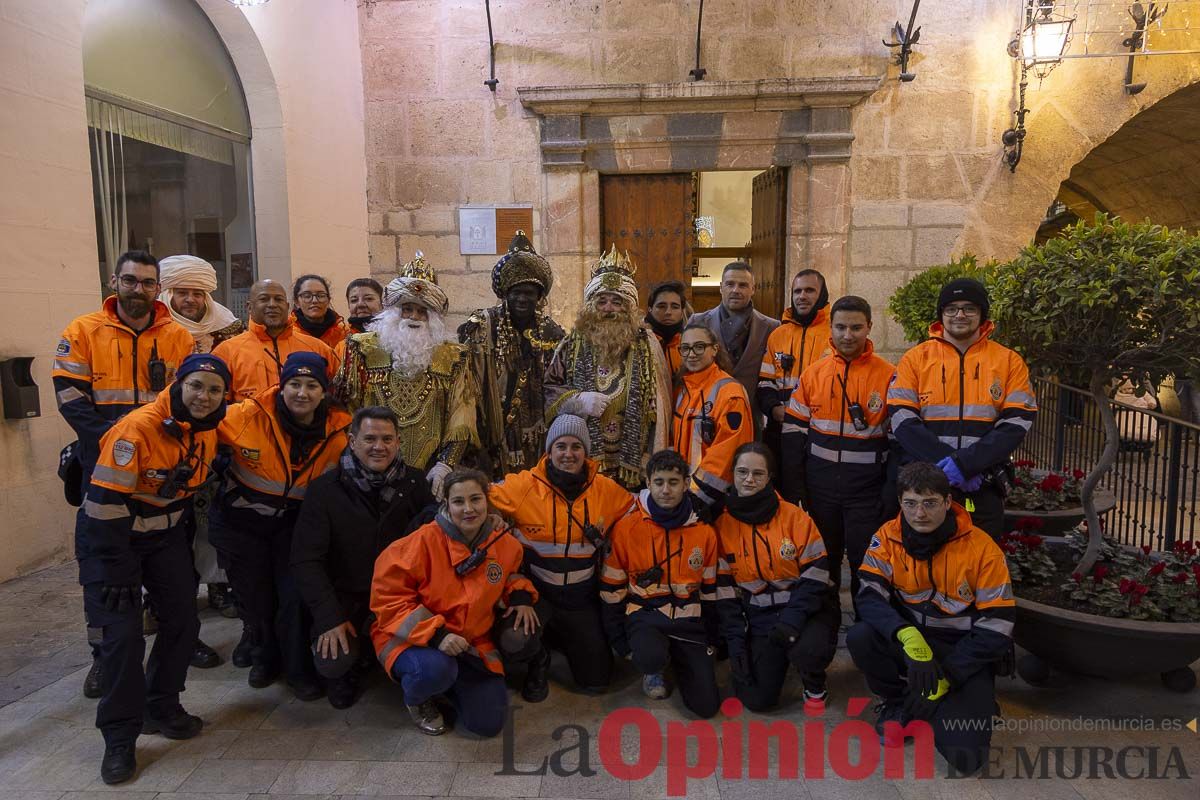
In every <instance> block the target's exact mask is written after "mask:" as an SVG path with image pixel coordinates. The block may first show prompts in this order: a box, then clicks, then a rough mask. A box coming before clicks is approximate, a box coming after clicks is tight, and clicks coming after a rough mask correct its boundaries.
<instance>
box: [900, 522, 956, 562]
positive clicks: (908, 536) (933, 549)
mask: <svg viewBox="0 0 1200 800" xmlns="http://www.w3.org/2000/svg"><path fill="white" fill-rule="evenodd" d="M957 530H958V520H957V519H956V518H955V516H954V511H953V510H951V511H950V512H949V513H948V514H946V518H945V519H944V520H942V524H941V525H939V526H937V527H936V528H934V529H933V530H932V531H930V532H929V533H920V532H918V531H916V530H913V528H912V526H910V525H909V524H908V520H907V519H905V518H904V515H903V514H901V515H900V542H901V544H902V545H903V546H904V552H906V553H908V554H909V555H910V556H912V557H913V558H915V559H917V560H918V561H929V560H930V559H932V558H933V557H934V556H935V555H937V551H938V550H941V549H942V545H944V544H946V542H948V541H950V537H952V536H953V535H954V534H955V532H956V531H957Z"/></svg>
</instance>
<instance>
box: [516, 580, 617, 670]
mask: <svg viewBox="0 0 1200 800" xmlns="http://www.w3.org/2000/svg"><path fill="white" fill-rule="evenodd" d="M535 609H536V611H537V615H538V619H539V620H540V621H541V623H542V640H543V641H544V642H545V643H546V646H547V647H552V648H554V649H555V650H561V651H562V652H563V653H564V654H566V656H567V664H568V665H570V667H571V677H572V678H574V679H575V683H576V684H577V685H578V686H579V687H580V688H582V689H591V690H601V689H606V688H608V684H609V683H610V682H611V681H612V667H613V662H612V650H611V648H609V646H608V637H607V636H605V635H604V623H603V622H602V621H601V619H600V605H599V603H590V604H588V605H586V606H583V607H581V608H564V607H562V606H558V605H555V604H554V603H553V602H552V601H549V600H546V599H542V600H539V601H538V603H537V605H536V606H535Z"/></svg>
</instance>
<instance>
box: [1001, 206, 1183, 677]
mask: <svg viewBox="0 0 1200 800" xmlns="http://www.w3.org/2000/svg"><path fill="white" fill-rule="evenodd" d="M991 277H992V281H991V289H992V312H991V313H992V317H993V319H995V321H996V325H997V328H998V329H1000V330H1001V331H1003V335H1004V341H1005V343H1006V344H1008V345H1009V346H1012V347H1015V348H1016V349H1017V350H1018V351H1019V352H1021V354H1022V355H1024V357H1025V358H1026V360H1027V361H1028V362H1029V364H1030V367H1031V370H1033V371H1034V372H1041V373H1042V374H1048V375H1053V376H1055V377H1057V378H1058V379H1059V380H1061V381H1062V382H1064V383H1069V384H1072V385H1075V386H1084V387H1087V391H1088V392H1089V394H1090V395H1091V397H1092V400H1093V401H1094V403H1095V405H1096V408H1097V410H1098V413H1099V416H1100V419H1101V422H1102V425H1103V430H1104V449H1103V452H1102V453H1101V456H1100V458H1099V459H1098V460H1097V461H1096V463H1095V465H1094V466H1093V467H1092V469H1091V471H1090V472H1089V473H1088V474H1087V475H1086V476H1085V477H1084V478H1083V481H1082V484H1081V485H1080V500H1081V504H1082V506H1083V511H1084V519H1085V523H1084V524H1085V526H1086V527H1085V530H1086V531H1087V535H1086V543H1083V542H1084V540H1082V539H1081V540H1080V542H1081V543H1082V546H1081V547H1079V550H1078V558H1077V560H1075V562H1074V565H1073V567H1072V568H1071V569H1070V570H1069V573H1068V574H1078V575H1081V576H1085V577H1087V576H1092V575H1093V574H1094V569H1095V568H1096V566H1097V562H1098V561H1099V560H1100V559H1101V557H1102V552H1103V549H1104V547H1105V540H1104V538H1103V528H1102V525H1101V521H1100V517H1099V514H1098V513H1097V508H1096V495H1097V489H1098V488H1099V486H1100V484H1101V482H1102V481H1103V479H1104V477H1105V475H1106V474H1107V473H1108V471H1109V470H1110V469H1111V468H1112V466H1113V464H1115V463H1116V460H1117V454H1118V449H1119V445H1120V433H1119V429H1118V425H1117V420H1116V417H1115V415H1114V413H1113V409H1112V406H1111V405H1109V392H1110V390H1111V388H1112V387H1115V386H1117V385H1119V384H1120V383H1121V382H1122V381H1124V380H1127V379H1131V380H1132V382H1133V383H1134V384H1137V383H1139V382H1140V380H1141V378H1142V377H1143V376H1144V375H1149V377H1150V380H1151V381H1152V382H1153V383H1158V382H1159V381H1161V380H1162V378H1163V377H1164V376H1166V375H1168V374H1170V373H1175V374H1194V373H1195V372H1196V371H1197V370H1198V369H1200V290H1198V288H1197V287H1200V237H1198V236H1195V235H1192V234H1190V233H1188V232H1186V231H1183V230H1176V231H1171V230H1168V229H1166V228H1164V227H1162V226H1159V225H1153V224H1150V223H1148V222H1147V223H1138V224H1131V223H1127V222H1124V221H1122V220H1120V219H1116V218H1110V217H1107V216H1104V215H1098V216H1097V217H1096V219H1095V221H1093V222H1091V223H1085V222H1080V223H1078V224H1076V225H1072V226H1070V227H1068V228H1066V229H1064V231H1063V233H1062V236H1061V237H1060V238H1055V239H1050V240H1048V241H1047V242H1045V243H1043V244H1041V245H1034V246H1030V247H1027V248H1025V249H1024V250H1023V251H1021V253H1020V254H1019V255H1018V256H1017V257H1016V258H1015V259H1013V260H1012V261H1011V262H1008V263H1006V264H1001V265H998V266H997V267H996V268H995V269H994V270H993V272H992V276H991ZM1061 550H1062V549H1061V548H1059V552H1061ZM1067 550H1068V551H1069V550H1070V548H1069V546H1068V547H1067ZM1020 592H1021V588H1020V585H1018V594H1020ZM1069 594H1070V593H1069V592H1068V593H1067V595H1068V596H1066V597H1058V598H1057V602H1056V603H1055V604H1051V602H1050V601H1051V600H1052V599H1055V598H1052V597H1047V596H1041V600H1043V601H1046V602H1037V601H1033V600H1030V599H1028V598H1022V597H1019V605H1018V623H1017V633H1016V635H1017V640H1018V643H1020V644H1021V645H1022V646H1023V647H1025V648H1026V649H1027V650H1030V651H1031V652H1033V653H1035V654H1036V655H1039V656H1041V657H1042V658H1045V659H1046V660H1047V661H1049V662H1051V663H1058V664H1061V665H1063V666H1069V667H1072V668H1076V669H1078V670H1079V671H1083V672H1090V673H1092V674H1097V673H1099V674H1129V673H1131V672H1138V671H1146V670H1154V671H1159V672H1162V673H1165V674H1164V680H1167V675H1174V678H1173V679H1172V681H1173V682H1174V686H1175V688H1190V686H1186V685H1185V684H1188V683H1190V684H1191V685H1194V683H1195V676H1194V674H1192V673H1191V671H1190V670H1186V665H1188V664H1190V663H1191V662H1192V661H1193V660H1195V659H1196V658H1198V657H1200V624H1197V623H1187V622H1179V623H1176V622H1166V621H1163V622H1154V621H1141V620H1138V621H1136V622H1135V621H1131V620H1128V619H1125V618H1120V617H1114V616H1113V615H1111V614H1110V615H1105V614H1103V611H1104V608H1103V607H1092V609H1091V611H1080V610H1075V609H1074V608H1073V607H1072V602H1073V601H1072V599H1071V598H1070V597H1069ZM1094 612H1099V613H1094ZM1166 643H1169V645H1170V646H1165V644H1166ZM1159 644H1164V646H1163V647H1159V646H1158V645H1159ZM1155 659H1160V660H1155ZM1178 670H1186V672H1187V676H1186V677H1185V676H1183V675H1182V673H1181V672H1179V671H1178ZM1189 679H1190V680H1189Z"/></svg>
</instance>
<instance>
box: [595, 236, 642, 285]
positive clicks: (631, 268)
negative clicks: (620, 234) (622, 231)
mask: <svg viewBox="0 0 1200 800" xmlns="http://www.w3.org/2000/svg"><path fill="white" fill-rule="evenodd" d="M605 272H619V273H621V274H622V275H628V276H629V277H631V278H632V277H633V276H634V275H635V274H637V264H635V263H633V259H632V258H630V257H629V251H628V250H626V251H625V252H624V253H618V252H617V243H616V242H613V245H612V248H611V249H610V250H609V251H608V252H607V253H604V254H603V255H601V256H600V260H599V261H597V262H596V263H595V264H593V265H592V277H593V278H594V277H596V276H597V275H600V274H602V273H605Z"/></svg>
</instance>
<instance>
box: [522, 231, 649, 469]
mask: <svg viewBox="0 0 1200 800" xmlns="http://www.w3.org/2000/svg"><path fill="white" fill-rule="evenodd" d="M636 271H637V267H636V266H634V265H633V263H632V262H631V261H630V260H629V254H628V253H626V254H624V255H622V254H620V253H618V252H617V248H616V245H613V248H612V249H611V250H610V251H609V252H608V253H606V254H604V255H603V256H601V258H600V260H599V261H597V262H596V264H595V266H594V267H593V268H592V279H591V280H590V281H588V283H587V286H586V287H584V305H583V309H582V310H581V311H580V312H579V316H578V318H576V320H575V330H573V331H571V333H570V334H569V335H568V336H567V337H566V338H565V339H563V340H562V342H561V343H560V344H559V346H558V349H557V350H556V351H555V353H554V358H553V359H552V360H551V362H550V368H549V369H548V370H546V383H545V385H546V418H547V419H548V420H549V419H553V418H554V417H555V416H557V415H558V414H560V413H561V414H574V415H576V416H579V417H584V418H585V419H587V424H588V432H589V433H590V435H591V440H592V449H593V455H592V457H593V458H594V459H595V460H596V461H597V462H598V463H599V465H600V471H601V472H602V473H603V474H605V475H607V476H608V477H610V478H612V479H613V480H615V481H617V482H618V483H620V484H621V485H622V486H624V487H625V488H626V489H630V490H633V489H637V488H638V487H639V486H640V485H641V483H642V467H643V466H644V465H645V463H646V459H648V458H649V457H650V454H651V453H653V452H655V451H657V450H661V449H663V448H664V447H667V446H669V444H670V442H669V440H668V432H669V430H670V427H671V399H670V398H671V385H670V374H669V372H668V369H667V363H666V358H665V357H664V356H663V352H662V347H661V346H660V345H659V343H658V339H657V337H655V336H653V335H649V334H647V332H646V329H645V328H643V327H642V324H641V317H640V315H639V314H638V291H637V284H635V283H634V282H633V275H634V273H635V272H636Z"/></svg>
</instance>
